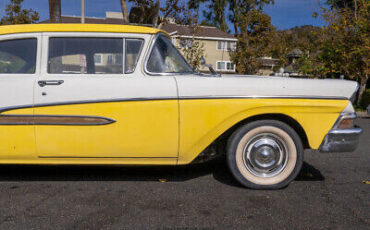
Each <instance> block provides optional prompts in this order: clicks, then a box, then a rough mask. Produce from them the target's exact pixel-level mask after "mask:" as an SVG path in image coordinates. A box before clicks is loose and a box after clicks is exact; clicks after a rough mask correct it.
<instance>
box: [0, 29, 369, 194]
mask: <svg viewBox="0 0 370 230" xmlns="http://www.w3.org/2000/svg"><path fill="white" fill-rule="evenodd" d="M356 87H357V83H356V82H353V81H345V80H309V79H288V78H279V77H260V76H237V75H232V76H221V77H220V75H204V74H200V73H199V72H197V71H194V70H193V68H192V67H191V66H189V64H188V63H187V62H186V60H185V59H184V58H183V56H182V55H181V54H180V53H179V51H178V50H177V49H176V48H175V47H174V46H173V44H172V43H171V40H170V39H169V37H168V35H167V34H166V33H164V32H162V31H160V30H157V29H154V28H148V27H138V26H124V25H93V24H32V25H17V26H1V27H0V163H2V164H107V165H113V164H114V165H117V164H118V165H184V164H190V163H192V162H196V161H197V159H198V158H199V157H203V158H204V157H205V156H213V155H215V153H222V152H224V151H225V152H226V155H227V163H228V165H229V168H230V170H231V173H232V174H233V175H234V176H235V178H236V179H237V180H238V181H239V182H240V183H241V184H242V185H244V186H246V187H249V188H256V189H277V188H282V187H284V186H286V185H288V184H289V182H291V181H292V180H293V179H294V178H295V177H296V176H297V174H298V173H299V171H300V169H301V166H302V163H303V150H304V149H318V150H320V151H321V152H333V151H335V152H343V151H354V150H355V149H356V146H357V144H358V138H359V135H360V133H361V131H362V130H361V129H360V128H358V127H355V126H354V124H353V121H354V119H355V118H356V115H355V112H354V109H353V106H352V103H351V100H352V101H353V100H354V96H353V95H355V91H356ZM318 154H323V153H318Z"/></svg>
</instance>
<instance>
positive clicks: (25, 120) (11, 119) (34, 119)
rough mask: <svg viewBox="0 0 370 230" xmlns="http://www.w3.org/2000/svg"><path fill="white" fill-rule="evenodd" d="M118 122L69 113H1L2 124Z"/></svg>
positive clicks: (101, 123) (89, 124)
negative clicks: (70, 114)
mask: <svg viewBox="0 0 370 230" xmlns="http://www.w3.org/2000/svg"><path fill="white" fill-rule="evenodd" d="M114 122H116V121H115V120H113V119H110V118H106V117H99V116H69V115H0V126H1V125H63V126H65V125H67V126H68V125H73V126H91V125H94V126H95V125H108V124H111V123H114Z"/></svg>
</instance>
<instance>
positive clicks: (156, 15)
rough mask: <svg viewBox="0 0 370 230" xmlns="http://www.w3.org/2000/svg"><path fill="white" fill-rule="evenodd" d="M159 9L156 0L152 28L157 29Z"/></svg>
mask: <svg viewBox="0 0 370 230" xmlns="http://www.w3.org/2000/svg"><path fill="white" fill-rule="evenodd" d="M159 9H160V2H159V0H157V2H156V3H155V9H154V10H155V12H154V14H153V20H152V22H153V27H159V25H158V17H159Z"/></svg>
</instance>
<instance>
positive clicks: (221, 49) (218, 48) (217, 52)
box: [43, 12, 238, 73]
mask: <svg viewBox="0 0 370 230" xmlns="http://www.w3.org/2000/svg"><path fill="white" fill-rule="evenodd" d="M47 22H49V21H43V23H47ZM62 22H63V23H80V22H81V18H80V16H62ZM85 22H86V23H94V24H123V16H122V13H120V12H106V14H105V18H95V17H88V18H85ZM161 29H162V30H164V31H166V32H167V33H168V34H169V35H170V36H171V38H172V42H173V44H174V45H175V46H176V47H177V48H179V50H181V48H184V47H191V45H192V44H191V41H192V37H193V33H192V30H191V28H189V27H188V26H185V25H178V24H175V23H174V22H173V21H172V22H171V20H170V22H169V23H168V24H165V25H162V26H161ZM194 39H195V40H196V41H199V42H200V43H201V44H203V47H204V58H205V60H206V63H207V64H211V65H212V66H213V68H214V69H215V70H216V71H218V72H222V73H235V65H234V64H233V63H232V61H231V58H230V52H232V51H233V50H235V49H236V44H237V41H238V40H237V39H236V38H234V36H233V35H231V34H229V33H226V32H224V31H222V30H220V29H218V28H216V27H209V26H200V28H199V30H198V31H197V34H196V35H194ZM99 58H100V57H97V58H96V59H97V61H100V59H99ZM101 58H102V59H104V60H102V62H106V61H107V60H105V59H107V58H108V57H105V56H103V57H101ZM200 70H201V71H202V72H208V71H209V70H208V68H207V67H205V68H201V69H200Z"/></svg>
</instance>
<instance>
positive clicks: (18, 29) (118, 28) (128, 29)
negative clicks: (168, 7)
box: [0, 23, 167, 35]
mask: <svg viewBox="0 0 370 230" xmlns="http://www.w3.org/2000/svg"><path fill="white" fill-rule="evenodd" d="M35 32H102V33H138V34H156V33H159V32H162V33H164V34H167V33H166V32H164V31H161V30H158V29H155V28H152V27H146V26H131V25H108V24H72V23H66V24H57V23H52V24H25V25H9V26H1V27H0V35H1V34H15V33H35Z"/></svg>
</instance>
